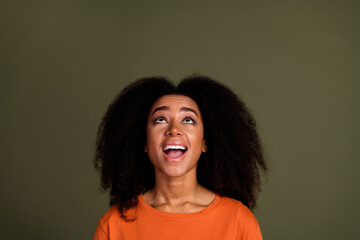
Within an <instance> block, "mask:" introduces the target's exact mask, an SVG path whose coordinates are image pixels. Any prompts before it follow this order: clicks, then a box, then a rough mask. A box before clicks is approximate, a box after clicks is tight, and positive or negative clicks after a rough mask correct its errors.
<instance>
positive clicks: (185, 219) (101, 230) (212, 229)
mask: <svg viewBox="0 0 360 240" xmlns="http://www.w3.org/2000/svg"><path fill="white" fill-rule="evenodd" d="M135 209H136V210H135ZM130 211H132V213H131V212H130ZM128 212H129V214H134V213H135V212H136V215H135V216H136V220H135V221H133V222H126V221H124V220H123V219H122V218H121V217H120V213H119V211H118V210H117V206H112V207H111V208H110V209H109V210H108V211H107V212H106V213H105V215H104V216H102V217H101V219H100V221H99V224H98V227H97V229H96V232H95V235H94V239H93V240H105V239H110V240H130V239H131V240H136V239H139V240H153V239H154V240H155V239H156V240H163V239H167V240H168V239H170V240H180V239H181V240H192V239H194V240H202V239H204V240H205V239H206V240H209V239H216V240H220V239H221V240H223V239H224V240H232V239H234V240H235V239H236V240H240V239H242V240H245V239H246V240H262V236H261V232H260V228H259V224H258V222H257V220H256V219H255V217H254V215H253V214H252V213H251V211H250V210H249V209H248V208H247V207H246V206H244V205H243V204H242V203H241V202H239V201H237V200H234V199H232V198H228V197H220V196H218V195H217V196H216V197H215V200H214V201H213V202H212V203H211V204H210V205H209V206H208V207H206V208H204V209H203V210H201V211H199V212H195V213H169V212H163V211H160V210H157V209H155V208H152V207H151V206H150V205H149V204H147V203H146V202H145V201H144V199H143V197H142V195H139V203H138V206H137V208H133V209H130V210H129V211H128ZM132 216H133V215H132Z"/></svg>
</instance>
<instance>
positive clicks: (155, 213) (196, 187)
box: [94, 76, 266, 240]
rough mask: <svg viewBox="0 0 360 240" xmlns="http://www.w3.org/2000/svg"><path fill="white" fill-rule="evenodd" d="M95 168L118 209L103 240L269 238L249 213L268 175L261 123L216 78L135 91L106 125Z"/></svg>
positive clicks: (162, 82)
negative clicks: (263, 176)
mask: <svg viewBox="0 0 360 240" xmlns="http://www.w3.org/2000/svg"><path fill="white" fill-rule="evenodd" d="M94 164H95V168H97V169H98V170H99V172H100V175H101V185H102V188H103V189H104V190H109V192H110V205H111V207H110V209H109V210H108V211H107V213H106V214H105V215H104V216H103V217H102V218H101V219H100V222H99V224H98V227H97V229H96V232H95V235H94V240H100V239H101V240H102V239H144V240H146V239H175V240H176V239H197V240H199V239H262V237H261V233H260V229H259V225H258V223H257V221H256V219H255V217H254V216H253V214H252V213H251V211H250V210H249V209H253V208H254V207H255V205H256V198H257V193H258V192H259V191H260V185H261V172H262V171H264V170H266V164H265V162H264V158H263V153H262V147H261V142H260V138H259V136H258V134H257V131H256V124H255V120H254V118H253V117H252V115H251V114H250V113H249V111H248V110H247V108H246V106H245V105H244V103H243V102H242V101H241V100H239V99H238V98H237V97H236V95H235V94H234V93H233V92H232V91H231V90H229V89H228V88H227V87H225V86H223V85H222V84H220V83H217V82H215V81H213V80H211V79H209V78H207V77H204V76H191V77H189V78H186V79H184V80H183V81H182V82H181V83H180V84H179V85H178V86H174V85H173V84H172V83H170V82H169V81H167V80H166V79H164V78H161V77H159V78H144V79H140V80H138V81H136V82H134V83H133V84H131V85H129V86H128V87H126V88H125V89H124V90H123V91H122V92H121V93H120V94H119V95H118V96H117V97H116V99H115V101H114V102H113V103H112V104H110V106H109V108H108V110H107V112H106V114H105V116H104V118H103V120H102V123H101V124H100V126H99V130H98V138H97V143H96V157H95V161H94Z"/></svg>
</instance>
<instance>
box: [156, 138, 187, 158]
mask: <svg viewBox="0 0 360 240" xmlns="http://www.w3.org/2000/svg"><path fill="white" fill-rule="evenodd" d="M168 145H177V146H183V147H185V148H186V151H185V152H184V153H183V155H181V156H180V157H176V158H173V157H169V156H168V155H166V154H165V152H164V151H163V149H164V148H165V147H166V146H168ZM161 151H162V153H163V156H164V158H165V159H166V160H167V161H169V162H180V161H181V160H182V159H183V158H184V157H185V155H186V153H187V151H188V147H187V146H186V144H184V143H182V142H177V141H175V142H166V143H165V144H164V145H163V146H162V147H161Z"/></svg>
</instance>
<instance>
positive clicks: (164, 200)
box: [143, 95, 215, 213]
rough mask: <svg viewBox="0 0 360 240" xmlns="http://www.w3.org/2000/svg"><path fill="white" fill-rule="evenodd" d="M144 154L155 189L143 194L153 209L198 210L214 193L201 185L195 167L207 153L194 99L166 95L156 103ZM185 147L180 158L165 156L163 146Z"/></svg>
mask: <svg viewBox="0 0 360 240" xmlns="http://www.w3.org/2000/svg"><path fill="white" fill-rule="evenodd" d="M146 136H147V144H146V146H145V152H147V153H148V155H149V159H150V161H151V163H152V164H153V166H154V168H155V186H154V188H153V189H150V190H149V191H147V192H145V193H144V194H143V198H144V200H145V201H146V202H147V203H148V204H149V205H150V206H152V207H154V208H156V209H158V210H161V211H165V212H177V213H190V212H197V211H201V210H202V209H203V208H205V207H207V206H208V205H209V204H211V202H213V200H214V199H215V194H214V193H213V192H211V191H210V190H208V189H206V188H204V187H202V186H200V185H199V184H198V182H197V178H196V167H197V162H198V160H199V158H200V155H201V154H202V153H204V152H206V144H205V140H204V126H203V120H202V116H201V112H200V109H199V107H198V106H197V104H196V103H195V101H194V100H192V99H191V98H189V97H187V96H183V95H165V96H163V97H161V98H159V99H158V100H157V101H155V103H154V105H153V106H152V108H151V110H150V112H149V115H148V121H147V126H146ZM169 143H170V144H171V145H174V144H175V145H182V146H186V148H187V151H186V152H185V153H184V154H183V155H182V156H181V157H180V158H176V159H174V158H171V157H168V156H167V155H166V154H164V151H163V148H164V146H166V144H169Z"/></svg>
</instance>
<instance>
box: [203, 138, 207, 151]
mask: <svg viewBox="0 0 360 240" xmlns="http://www.w3.org/2000/svg"><path fill="white" fill-rule="evenodd" d="M206 151H207V146H206V143H205V139H204V140H203V144H202V152H203V153H206Z"/></svg>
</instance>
